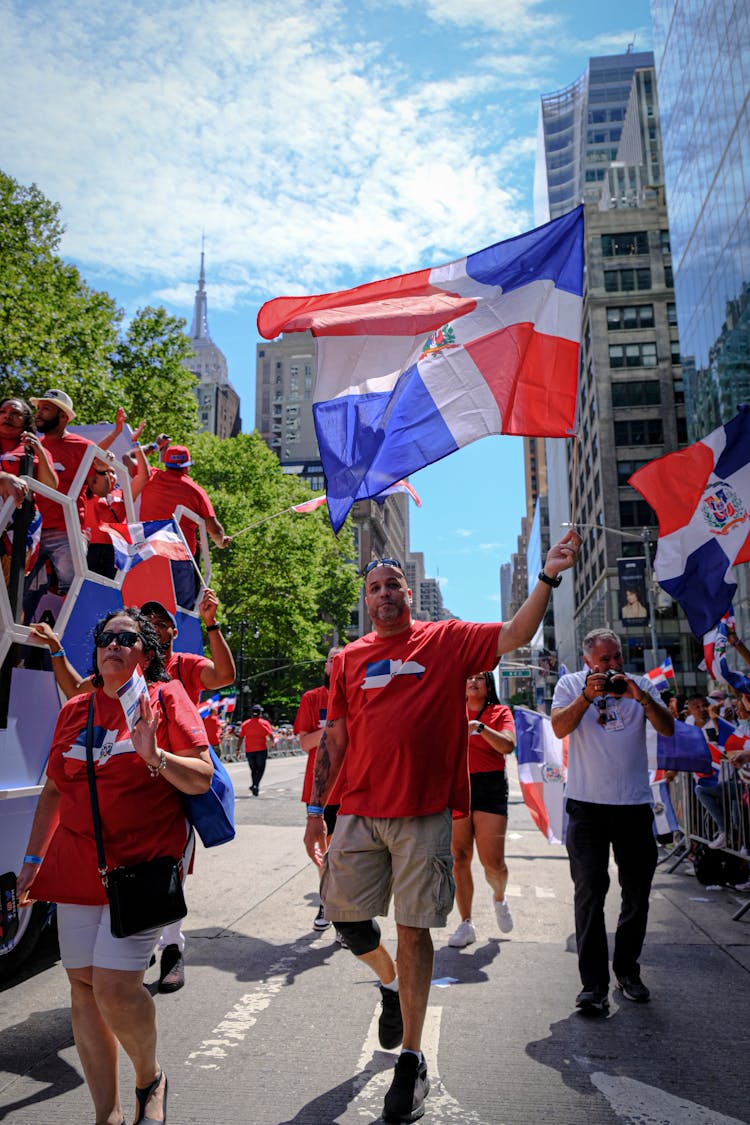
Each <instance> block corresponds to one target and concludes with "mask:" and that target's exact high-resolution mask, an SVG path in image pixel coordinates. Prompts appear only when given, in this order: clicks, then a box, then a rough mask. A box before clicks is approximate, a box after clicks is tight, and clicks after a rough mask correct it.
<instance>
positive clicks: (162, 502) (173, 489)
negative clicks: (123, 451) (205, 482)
mask: <svg viewBox="0 0 750 1125" xmlns="http://www.w3.org/2000/svg"><path fill="white" fill-rule="evenodd" d="M163 463H164V468H163V469H152V470H151V473H150V475H149V479H148V481H147V482H146V485H145V487H144V489H143V493H142V494H141V508H140V517H141V520H142V521H143V522H144V523H145V522H147V521H148V520H168V519H171V518H172V513H173V512H174V510H175V508H176V507H177V505H178V504H184V506H185V507H186V508H190V510H191V512H195V514H196V515H197V516H201V518H202V519H203V520H205V524H206V531H207V532H208V535H209V537H210V538H211V539H212V540H213V541H214V543H215V544H216V546H217V547H228V546H229V542H230V540H229V536H228V535H225V534H224V528H223V527H222V526H221V524H220V523H219V521H218V520H217V518H216V512H215V511H214V506H213V504H212V503H211V499H210V497H209V495H208V493H207V492H206V490H205V488H201V486H200V485H199V484H198V483H197V482H196V481H194V480H191V478H190V476H189V475H188V469H189V467H190V466H191V465H192V463H193V462H192V461H191V459H190V450H189V449H188V448H187V446H184V445H171V446H170V447H169V449H167V451H166V453H165V454H164V456H163ZM180 530H181V531H182V534H183V535H184V536H185V542H186V543H187V545H188V547H189V548H190V551H191V553H192V554H193V555H194V554H195V553H196V550H197V546H198V536H197V532H196V525H195V523H194V522H193V520H191V519H188V518H187V517H185V518H183V519H181V520H180Z"/></svg>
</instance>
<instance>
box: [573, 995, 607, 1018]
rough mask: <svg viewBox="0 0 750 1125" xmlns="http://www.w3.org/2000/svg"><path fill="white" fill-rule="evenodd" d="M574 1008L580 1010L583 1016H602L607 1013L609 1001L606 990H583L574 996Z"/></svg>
mask: <svg viewBox="0 0 750 1125" xmlns="http://www.w3.org/2000/svg"><path fill="white" fill-rule="evenodd" d="M576 1008H580V1009H581V1011H582V1012H583V1014H584V1015H590V1016H603V1015H606V1014H607V1012H608V1011H609V1000H608V999H607V991H606V989H605V990H604V991H602V989H601V988H584V989H582V990H581V992H579V993H578V995H577V996H576Z"/></svg>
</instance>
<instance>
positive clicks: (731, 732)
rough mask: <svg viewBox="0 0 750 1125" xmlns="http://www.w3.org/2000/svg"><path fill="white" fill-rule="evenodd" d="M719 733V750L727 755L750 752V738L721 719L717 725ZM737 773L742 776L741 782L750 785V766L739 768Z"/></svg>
mask: <svg viewBox="0 0 750 1125" xmlns="http://www.w3.org/2000/svg"><path fill="white" fill-rule="evenodd" d="M717 732H718V735H719V743H718V744H719V748H720V749H721V750H723V751H724V753H725V754H728V755H732V754H737V753H738V752H739V751H747V750H750V738H748V737H747V735H744V734H741V733H740V731H738V730H737V729H736V727H733V726H732V724H731V723H727V722H726V721H725V720H724V719H719V721H718V724H717ZM737 772H738V773H739V775H740V780H741V781H744V782H745V784H750V765H744V766H739V767H738V769H737Z"/></svg>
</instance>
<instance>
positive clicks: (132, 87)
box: [0, 0, 651, 621]
mask: <svg viewBox="0 0 750 1125" xmlns="http://www.w3.org/2000/svg"><path fill="white" fill-rule="evenodd" d="M632 42H634V43H635V47H636V49H637V50H647V49H649V48H650V47H651V27H650V16H649V5H648V0H631V3H630V4H628V5H627V6H626V5H623V4H622V3H620V2H619V0H600V2H598V3H597V2H595V0H565V2H564V3H563V2H558V3H556V4H555V3H548V2H546V0H403V2H400V0H372V2H371V3H370V2H367V0H365V2H358V3H355V2H350V3H338V2H334V0H331V2H329V0H323V2H322V3H315V4H313V3H309V2H308V3H302V2H300V0H286V2H285V4H284V5H283V6H280V5H279V4H278V2H277V0H162V2H161V3H160V4H159V5H158V8H157V6H156V5H153V4H152V3H150V2H148V0H142V2H134V0H122V2H119V3H117V4H115V3H112V2H110V0H103V2H102V3H100V4H97V5H92V4H91V3H90V0H66V3H65V4H59V3H57V2H54V3H53V2H48V0H35V2H34V3H32V4H30V3H28V2H27V0H0V72H1V73H2V74H3V82H2V83H1V84H0V122H1V124H0V154H1V155H0V167H2V169H3V170H4V171H5V172H7V173H9V174H10V175H12V176H14V177H15V178H16V179H18V180H19V181H20V182H22V183H30V182H32V181H33V182H35V183H37V184H38V185H39V187H40V188H41V189H42V191H44V193H45V194H46V195H47V196H49V197H50V198H52V199H55V200H57V201H58V202H59V203H60V204H61V206H62V215H63V220H64V222H65V224H66V228H67V229H66V234H65V237H64V240H63V244H62V253H63V255H64V256H65V257H66V258H67V259H69V260H71V261H73V262H75V264H76V265H77V266H78V267H79V269H80V270H81V272H82V274H83V276H84V277H85V278H86V280H87V281H88V282H89V284H90V285H92V286H94V287H95V288H100V289H106V290H107V291H108V292H110V293H111V294H112V296H113V297H114V298H115V299H116V300H117V301H118V303H119V304H120V305H121V306H122V307H123V308H125V310H126V312H127V313H128V314H132V313H133V312H134V311H135V310H136V309H137V308H139V307H142V306H143V305H146V304H154V303H159V304H164V305H166V307H167V308H168V309H169V311H170V312H173V313H176V314H180V315H183V316H185V317H186V318H187V320H188V323H189V321H190V316H191V311H192V304H193V297H194V291H195V285H196V279H197V275H198V267H199V261H200V248H201V237H202V234H203V233H204V232H205V240H206V270H207V287H208V294H209V327H210V330H211V335H212V337H213V339H214V341H215V342H216V343H217V344H218V345H219V346H220V347H221V348H222V350H223V351H224V353H225V354H226V356H227V359H228V362H229V370H230V378H231V380H232V382H233V384H234V386H235V387H236V389H237V390H238V392H239V393H240V395H241V397H242V415H243V423H244V428H245V429H246V430H249V429H251V428H252V425H253V422H254V402H255V399H254V379H255V371H254V357H255V344H256V343H257V341H258V335H257V332H256V328H255V317H256V314H257V311H258V308H259V307H260V305H261V304H262V303H263V301H265V300H268V299H270V298H271V297H274V296H278V295H280V294H285V293H306V292H320V291H325V290H329V289H338V288H344V287H348V286H351V285H356V284H360V283H362V282H366V281H370V280H372V279H374V278H376V277H383V276H389V275H391V274H394V273H400V272H402V271H405V270H411V269H417V268H420V267H424V266H431V265H437V264H440V263H441V262H444V261H448V260H451V259H453V258H456V257H460V256H462V255H464V254H466V253H468V252H471V251H475V250H478V249H481V248H482V247H483V246H486V245H489V244H491V243H493V242H497V241H499V240H501V239H503V238H506V237H510V236H511V235H513V234H517V233H518V232H519V231H522V230H525V229H529V228H530V227H532V226H533V225H534V222H533V210H532V188H533V170H534V156H535V150H536V125H537V114H538V105H539V95H540V94H542V93H549V92H551V91H554V90H558V89H560V88H561V87H563V86H567V85H568V84H569V83H570V82H572V81H574V80H575V79H576V78H577V77H578V76H579V75H580V74H581V73H582V72H583V70H584V68H585V65H586V60H587V59H588V58H589V57H590V56H591V55H605V54H613V53H619V52H621V51H624V50H626V49H627V47H628V44H629V43H632ZM412 483H413V485H414V487H415V488H416V490H417V492H418V493H419V494H420V496H421V498H422V508H421V509H416V508H415V507H414V506H412V508H411V511H412V536H411V539H412V548H413V549H414V550H421V551H423V552H424V554H425V562H426V566H427V571H428V573H429V574H431V575H433V576H439V577H440V579H441V581H442V583H443V588H444V597H445V601H446V604H447V605H448V606H449V607H450V609H451V610H452V611H453V612H454V613H456V614H458V615H459V616H461V617H464V618H467V619H473V620H478V621H482V620H494V619H496V618H497V616H498V613H499V588H498V568H499V565H500V564H501V563H502V562H506V561H507V560H508V559H509V558H510V555H511V553H512V552H513V550H514V549H515V546H516V540H517V536H518V533H519V530H520V519H521V516H522V514H523V512H524V488H523V458H522V444H521V441H520V439H513V438H487V439H485V440H483V441H480V442H477V443H476V444H475V445H473V446H470V447H468V448H467V449H464V450H462V451H461V452H459V453H457V454H455V455H454V456H452V457H450V458H448V459H446V460H445V461H443V462H441V463H440V464H438V465H435V466H432V467H430V468H427V469H424V470H422V472H420V473H417V474H415V475H414V476H413V477H412ZM228 530H229V531H231V530H232V529H231V528H230V529H228Z"/></svg>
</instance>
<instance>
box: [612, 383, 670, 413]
mask: <svg viewBox="0 0 750 1125" xmlns="http://www.w3.org/2000/svg"><path fill="white" fill-rule="evenodd" d="M660 404H661V387H660V385H659V381H658V380H657V379H630V380H629V381H628V382H627V383H613V384H612V405H613V406H659V405H660Z"/></svg>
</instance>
